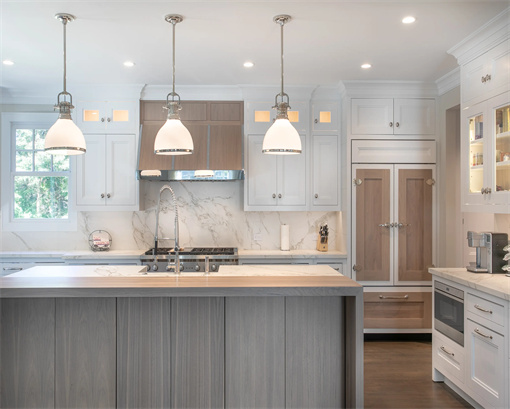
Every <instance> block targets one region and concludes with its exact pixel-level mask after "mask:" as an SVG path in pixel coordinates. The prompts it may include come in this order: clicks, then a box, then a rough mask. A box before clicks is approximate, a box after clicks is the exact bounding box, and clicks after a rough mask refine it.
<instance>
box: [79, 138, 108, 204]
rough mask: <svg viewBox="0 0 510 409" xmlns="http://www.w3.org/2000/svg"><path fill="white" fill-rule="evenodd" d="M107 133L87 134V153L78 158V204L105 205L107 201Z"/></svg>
mask: <svg viewBox="0 0 510 409" xmlns="http://www.w3.org/2000/svg"><path fill="white" fill-rule="evenodd" d="M105 140H106V135H104V134H103V135H87V134H86V135H85V142H86V144H87V153H86V154H85V155H78V157H77V158H76V163H77V166H76V168H77V171H76V204H77V205H78V206H90V205H97V206H104V205H105V203H106V178H105V169H106V152H105Z"/></svg>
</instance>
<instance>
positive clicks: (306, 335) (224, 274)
mask: <svg viewBox="0 0 510 409" xmlns="http://www.w3.org/2000/svg"><path fill="white" fill-rule="evenodd" d="M109 267H112V266H109ZM116 267H117V269H118V271H122V268H123V267H122V266H116ZM131 267H133V266H131ZM246 267H248V268H249V269H251V270H250V271H251V272H252V273H253V271H254V270H253V269H254V266H246ZM246 267H245V266H234V267H230V270H229V269H226V270H225V271H223V270H222V269H220V272H219V274H217V275H214V274H211V275H208V276H204V275H187V274H182V275H180V276H166V277H158V276H154V275H151V276H148V275H147V276H138V275H136V274H135V275H131V274H130V275H126V276H120V277H119V276H105V275H101V276H97V277H95V276H83V274H81V275H80V274H77V270H73V268H74V267H72V266H65V267H40V268H43V269H44V268H47V269H49V270H48V274H46V275H44V274H42V271H40V272H39V273H38V274H35V276H30V269H28V270H25V271H23V272H21V273H18V274H13V275H11V276H7V277H4V278H2V279H0V297H1V332H0V334H1V335H0V336H1V339H0V341H1V344H0V345H1V351H0V352H1V356H0V358H1V362H2V365H1V373H0V387H1V389H0V392H1V394H0V395H1V402H0V403H1V407H39V408H46V407H52V408H53V407H90V408H110V407H119V408H120V407H122V408H125V407H133V408H134V407H136V408H156V407H161V408H243V407H264V408H284V407H292V408H298V407H299V408H311V407H313V408H343V407H363V290H362V287H361V286H360V285H359V284H357V283H356V282H354V281H352V280H350V279H349V278H347V277H345V276H342V275H340V274H338V273H335V272H334V270H333V269H331V268H330V267H328V266H306V265H296V266H285V274H284V273H283V271H281V269H282V266H277V268H274V269H272V266H263V267H262V268H264V269H267V275H264V274H263V273H262V272H261V271H260V270H258V274H259V275H251V274H250V271H243V269H245V268H246ZM278 269H280V272H279V271H278ZM289 269H292V271H294V274H292V271H289ZM126 271H127V270H126ZM50 272H52V274H50ZM66 272H67V274H66ZM27 274H28V275H27Z"/></svg>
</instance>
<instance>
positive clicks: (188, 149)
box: [154, 119, 193, 155]
mask: <svg viewBox="0 0 510 409" xmlns="http://www.w3.org/2000/svg"><path fill="white" fill-rule="evenodd" d="M154 153H157V154H159V155H187V154H191V153H193V139H192V138H191V134H190V133H189V131H188V129H187V128H186V127H185V126H184V125H183V124H182V122H181V120H180V119H167V121H166V123H165V125H163V126H162V127H161V129H160V130H159V131H158V133H157V135H156V140H155V141H154Z"/></svg>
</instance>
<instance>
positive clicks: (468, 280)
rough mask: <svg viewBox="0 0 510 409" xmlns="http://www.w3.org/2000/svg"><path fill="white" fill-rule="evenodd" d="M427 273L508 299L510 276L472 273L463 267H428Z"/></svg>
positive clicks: (509, 298)
mask: <svg viewBox="0 0 510 409" xmlns="http://www.w3.org/2000/svg"><path fill="white" fill-rule="evenodd" d="M429 273H430V274H432V275H435V276H437V277H442V278H446V279H447V280H450V281H453V282H455V283H459V284H462V285H465V286H466V287H469V288H474V289H475V290H478V291H482V292H485V293H487V294H491V295H493V296H495V297H498V298H502V299H504V300H507V301H510V277H507V276H506V275H505V274H489V273H472V272H470V271H467V270H466V269H465V268H429Z"/></svg>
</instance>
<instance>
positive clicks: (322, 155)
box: [310, 135, 340, 210]
mask: <svg viewBox="0 0 510 409" xmlns="http://www.w3.org/2000/svg"><path fill="white" fill-rule="evenodd" d="M312 138H313V143H312V150H313V153H312V155H313V160H312V191H311V192H310V193H311V194H312V206H313V209H314V210H315V208H316V207H320V206H333V207H336V206H338V205H339V196H340V188H339V186H338V180H339V178H340V169H339V161H338V136H337V135H313V137H312Z"/></svg>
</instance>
